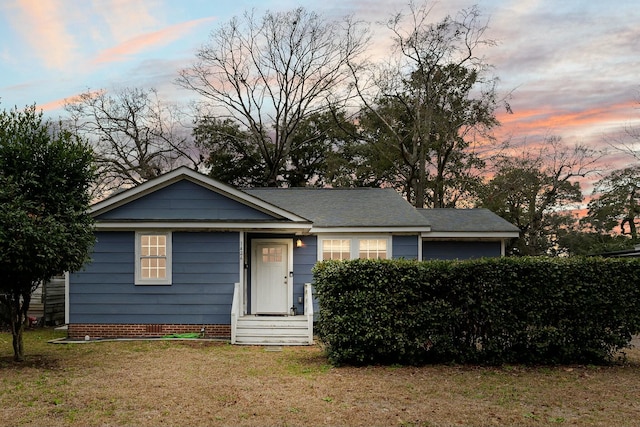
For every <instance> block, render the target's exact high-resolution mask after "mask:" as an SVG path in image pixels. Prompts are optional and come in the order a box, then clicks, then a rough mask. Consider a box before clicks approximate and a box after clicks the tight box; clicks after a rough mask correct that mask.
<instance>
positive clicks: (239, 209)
mask: <svg viewBox="0 0 640 427" xmlns="http://www.w3.org/2000/svg"><path fill="white" fill-rule="evenodd" d="M96 219H97V220H123V219H133V220H136V219H137V220H172V219H180V220H234V221H239V220H268V219H274V218H273V217H272V216H270V215H267V214H265V213H264V212H260V211H258V210H256V209H253V208H251V207H249V206H246V205H244V204H242V203H240V202H238V201H235V200H232V199H229V198H228V197H225V196H223V195H221V194H218V193H216V192H215V191H212V190H209V189H207V188H204V187H202V186H200V185H197V184H195V183H193V182H190V181H186V180H184V181H179V182H176V183H175V184H171V185H169V186H167V187H165V188H162V189H160V190H158V191H155V192H153V193H151V194H148V195H145V196H143V197H141V198H139V199H137V200H134V201H131V202H129V203H127V204H125V205H123V206H120V207H117V208H115V209H112V210H110V211H108V212H105V213H103V214H102V215H99V216H98V217H97V218H96Z"/></svg>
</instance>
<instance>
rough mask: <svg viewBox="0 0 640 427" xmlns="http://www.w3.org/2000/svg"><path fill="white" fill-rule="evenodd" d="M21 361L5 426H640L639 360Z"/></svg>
mask: <svg viewBox="0 0 640 427" xmlns="http://www.w3.org/2000/svg"><path fill="white" fill-rule="evenodd" d="M27 334H28V335H27V339H26V349H27V354H28V357H27V361H26V362H25V363H22V364H14V363H13V362H12V361H11V356H12V352H11V337H10V335H8V334H6V333H0V425H3V426H6V425H12V426H14V425H15V426H18V425H21V426H22V425H65V426H98V425H137V426H158V425H167V426H172V425H180V426H190V425H208V426H215V425H259V426H267V425H317V426H319V425H332V426H333V425H349V426H360V425H362V426H377V425H384V426H432V425H531V426H537V425H583V426H590V425H593V426H610V425H639V424H640V402H639V400H638V397H639V396H640V351H639V350H635V349H634V350H629V352H628V353H627V356H628V359H627V361H626V362H625V363H619V364H616V365H615V366H570V367H569V366H562V367H536V368H530V367H521V366H504V367H500V368H487V367H467V366H427V367H422V368H415V367H364V368H353V367H341V368H334V367H331V366H329V365H328V364H327V362H326V359H325V358H324V356H323V355H322V352H321V350H320V349H319V348H318V347H291V348H287V347H285V348H283V349H282V351H267V350H265V348H263V347H240V346H230V345H227V344H224V343H214V342H204V341H151V342H150V341H134V342H100V343H97V342H96V343H88V344H65V345H53V344H47V340H49V339H52V338H54V337H60V336H63V335H64V334H63V333H61V332H53V331H51V330H48V329H41V330H35V331H29V332H28V333H27Z"/></svg>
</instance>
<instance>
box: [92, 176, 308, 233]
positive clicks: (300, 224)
mask: <svg viewBox="0 0 640 427" xmlns="http://www.w3.org/2000/svg"><path fill="white" fill-rule="evenodd" d="M90 213H91V214H92V215H93V217H94V218H95V219H96V223H97V227H98V228H101V229H107V228H110V229H117V228H122V227H123V226H127V227H140V226H143V227H155V226H157V225H161V226H162V227H165V228H166V227H169V228H170V227H171V226H172V225H173V226H180V227H186V228H198V227H202V226H203V227H205V228H210V227H218V226H222V227H225V228H232V229H239V228H240V229H242V228H247V226H250V225H251V224H258V228H265V227H268V226H269V224H273V226H274V227H275V228H282V227H289V226H290V227H292V228H293V229H308V228H309V227H310V221H308V220H307V219H306V218H303V217H300V216H298V215H296V214H294V213H292V212H290V211H287V210H285V209H282V208H281V207H279V206H276V205H273V204H270V203H269V202H266V201H264V200H261V199H259V198H256V197H254V196H252V195H250V194H247V193H245V192H242V191H240V190H237V189H235V188H233V187H231V186H228V185H226V184H223V183H221V182H218V181H216V180H214V179H212V178H209V177H208V176H205V175H202V174H200V173H198V172H195V171H193V170H191V169H188V168H186V167H182V168H179V169H176V170H174V171H171V172H169V173H167V174H165V175H162V176H160V177H158V178H156V179H153V180H150V181H147V182H145V183H143V184H141V185H138V186H136V187H134V188H131V189H128V190H125V191H123V192H121V193H118V194H116V195H114V196H112V197H109V198H108V199H105V200H103V201H101V202H98V203H96V204H95V205H93V206H92V207H91V209H90ZM127 224H128V225H127ZM154 224H155V225H154ZM216 224H218V225H216Z"/></svg>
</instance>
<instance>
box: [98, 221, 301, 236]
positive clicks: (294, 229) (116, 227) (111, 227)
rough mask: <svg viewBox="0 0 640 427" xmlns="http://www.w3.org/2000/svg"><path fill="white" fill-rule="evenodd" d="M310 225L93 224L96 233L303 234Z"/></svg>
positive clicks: (204, 222) (118, 222)
mask: <svg viewBox="0 0 640 427" xmlns="http://www.w3.org/2000/svg"><path fill="white" fill-rule="evenodd" d="M310 228H311V224H292V223H287V222H283V223H273V222H271V223H258V224H256V223H250V222H208V221H185V222H161V221H135V222H122V221H104V222H98V223H96V224H95V229H96V230H97V231H107V230H108V231H120V230H277V231H282V232H283V231H287V232H291V233H298V234H304V233H307V232H308V231H309V229H310Z"/></svg>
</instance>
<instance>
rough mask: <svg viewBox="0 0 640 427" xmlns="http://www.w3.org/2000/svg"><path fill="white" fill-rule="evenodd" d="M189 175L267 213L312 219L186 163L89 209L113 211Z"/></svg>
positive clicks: (212, 188) (190, 177)
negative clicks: (193, 168) (190, 166)
mask: <svg viewBox="0 0 640 427" xmlns="http://www.w3.org/2000/svg"><path fill="white" fill-rule="evenodd" d="M185 178H186V179H188V180H189V181H191V182H193V183H195V184H199V185H202V186H204V187H207V188H209V189H210V190H213V191H215V192H217V193H219V194H222V195H224V196H227V197H229V198H231V199H233V200H236V201H238V202H241V203H244V204H247V205H249V206H252V207H255V208H257V209H258V210H261V211H263V212H265V213H268V214H273V215H276V216H280V217H282V218H285V219H288V220H290V221H296V222H306V221H308V220H307V219H306V218H302V217H300V216H298V215H295V214H294V213H292V212H289V211H287V210H285V209H282V208H280V207H278V206H275V205H272V204H270V203H267V202H265V201H264V200H262V199H259V198H257V197H254V196H252V195H250V194H247V193H245V192H244V191H240V190H238V189H236V188H234V187H231V186H230V185H227V184H223V183H221V182H219V181H216V180H215V179H213V178H210V177H208V176H206V175H203V174H201V173H200V172H196V171H194V170H192V169H189V168H187V167H186V166H182V167H180V168H178V169H176V170H173V171H171V172H168V173H166V174H164V175H162V176H160V177H158V178H155V179H152V180H150V181H146V182H144V183H142V184H140V185H138V186H136V187H133V188H130V189H128V190H125V191H123V192H122V193H119V194H116V195H115V196H112V197H109V198H108V199H105V200H103V201H101V202H98V203H96V204H95V205H93V206H91V207H90V208H89V213H90V214H92V215H96V216H97V215H100V214H102V213H104V212H107V211H110V210H112V209H115V208H117V207H119V206H122V205H124V204H126V203H128V202H131V201H133V200H136V199H139V198H140V197H143V196H145V195H147V194H150V193H153V192H154V191H157V190H159V189H161V188H164V187H167V186H169V185H171V184H173V183H176V182H178V181H180V180H182V179H185Z"/></svg>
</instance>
